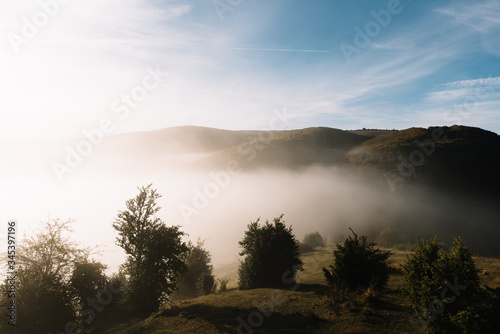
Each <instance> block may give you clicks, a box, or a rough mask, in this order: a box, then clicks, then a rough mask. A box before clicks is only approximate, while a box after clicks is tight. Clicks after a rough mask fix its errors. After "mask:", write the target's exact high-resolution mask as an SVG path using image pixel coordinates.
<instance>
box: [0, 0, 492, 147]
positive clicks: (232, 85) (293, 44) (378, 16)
mask: <svg viewBox="0 0 500 334" xmlns="http://www.w3.org/2000/svg"><path fill="white" fill-rule="evenodd" d="M499 12H500V2H499V1H488V0H485V1H470V0H467V1H453V2H452V1H435V0H433V1H427V0H413V1H410V0H403V1H401V2H399V1H396V0H389V1H387V0H381V1H379V0H375V1H374V0H363V1H351V2H347V1H332V0H308V1H305V0H273V1H268V0H203V1H200V0H194V1H183V0H162V1H160V0H126V1H123V0H107V1H101V0H86V1H75V0H41V1H31V0H23V1H18V0H3V1H2V2H1V3H0V73H1V75H0V91H1V92H2V99H1V104H2V107H1V108H0V110H1V111H0V113H1V116H2V120H3V121H2V122H0V138H20V139H41V140H52V139H62V138H77V137H81V136H82V135H83V134H82V133H83V131H86V130H90V129H95V128H99V126H100V124H101V121H102V120H103V119H107V120H110V121H111V122H112V123H113V127H112V129H110V130H109V131H108V132H107V133H106V135H114V134H119V133H128V132H136V131H148V130H154V129H160V128H166V127H171V126H179V125H198V126H207V127H215V128H222V129H234V130H237V129H268V128H270V127H271V125H270V120H271V119H272V117H273V116H274V113H273V112H274V110H276V109H280V110H283V109H286V110H287V112H288V113H289V114H290V115H291V121H290V122H288V123H287V124H286V127H284V128H287V129H295V128H304V127H311V126H328V127H333V128H339V129H360V128H382V129H404V128H409V127H413V126H420V127H428V126H435V125H453V124H464V125H469V126H477V127H481V128H484V129H487V130H491V131H494V132H497V133H500V116H499V109H500V108H499V107H500V67H499V64H500V61H499V60H500V59H499V57H500V44H499V42H500V18H499V16H498V13H499Z"/></svg>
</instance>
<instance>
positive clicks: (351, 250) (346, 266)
mask: <svg viewBox="0 0 500 334" xmlns="http://www.w3.org/2000/svg"><path fill="white" fill-rule="evenodd" d="M351 232H352V234H353V236H354V237H351V236H349V237H348V238H347V239H346V240H345V241H344V245H338V247H337V249H336V250H335V251H334V252H333V255H334V261H335V262H334V264H333V265H331V266H330V269H331V271H329V270H328V269H326V268H323V273H324V275H325V278H326V280H327V282H328V284H329V285H330V286H331V287H333V288H336V289H348V290H350V291H354V290H357V289H360V288H362V289H367V288H369V287H370V288H373V289H375V290H380V289H383V288H385V287H386V286H387V281H388V279H389V272H390V268H389V264H388V262H387V260H388V258H389V256H390V255H391V253H390V252H389V251H382V250H380V249H376V248H375V243H373V242H369V241H368V238H367V237H366V236H365V235H363V236H361V237H358V235H357V234H356V233H354V231H353V230H351Z"/></svg>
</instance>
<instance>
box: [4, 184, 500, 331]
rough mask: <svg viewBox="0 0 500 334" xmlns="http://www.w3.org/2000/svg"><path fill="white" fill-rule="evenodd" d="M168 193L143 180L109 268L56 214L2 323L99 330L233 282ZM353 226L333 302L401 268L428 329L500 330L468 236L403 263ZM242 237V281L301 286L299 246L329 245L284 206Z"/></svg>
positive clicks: (342, 244)
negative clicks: (297, 229) (189, 237)
mask: <svg viewBox="0 0 500 334" xmlns="http://www.w3.org/2000/svg"><path fill="white" fill-rule="evenodd" d="M160 196H161V195H160V194H159V193H158V192H157V191H156V190H155V189H152V187H151V185H148V186H146V187H141V188H139V194H138V195H137V196H136V197H135V198H133V199H130V200H128V201H127V202H126V209H125V210H123V211H120V212H119V213H118V215H117V218H116V219H115V221H114V222H113V227H114V229H115V230H116V231H117V234H118V237H117V239H116V243H117V244H118V245H119V246H121V247H122V248H123V249H124V251H125V253H126V254H127V257H126V260H125V262H124V263H123V264H122V265H121V267H120V270H119V272H118V273H116V274H113V275H111V276H108V275H106V266H105V265H104V264H102V263H100V262H99V261H96V260H95V259H93V256H94V255H96V249H92V248H81V247H79V246H78V245H77V244H76V243H75V242H73V241H72V240H71V238H70V237H69V236H68V235H67V234H68V232H71V223H72V222H71V221H66V222H63V221H61V220H59V219H55V220H51V221H48V222H47V223H46V224H45V225H44V226H43V227H42V229H41V230H40V231H39V232H37V233H35V234H34V235H32V236H29V237H27V238H26V239H25V240H23V243H22V245H20V247H19V251H18V253H17V255H16V256H17V257H16V259H17V264H16V266H17V268H18V271H17V275H16V281H15V287H16V293H15V300H16V312H17V315H16V316H17V319H19V320H18V321H17V323H16V324H15V326H10V325H8V324H7V321H2V322H0V332H1V333H9V330H12V332H13V333H22V334H23V333H27V334H28V333H29V334H32V333H44V334H45V333H57V334H60V333H99V332H103V331H104V330H105V329H107V328H110V327H112V326H113V325H116V324H118V323H121V322H123V321H124V320H125V319H129V318H131V317H145V316H148V315H149V314H151V313H152V312H155V311H157V310H158V308H159V307H160V306H161V305H162V304H163V303H165V302H167V301H169V300H171V299H172V298H188V297H196V296H199V295H206V294H210V293H214V292H216V291H224V290H226V288H227V283H228V281H227V280H218V281H216V279H215V277H214V275H213V267H212V265H211V255H210V253H209V252H208V251H207V250H205V249H204V248H203V241H202V240H198V242H197V243H196V244H193V243H191V242H187V243H186V242H185V241H184V239H185V237H186V234H185V233H184V232H182V231H181V230H180V227H179V226H167V225H166V224H165V223H164V222H163V221H162V220H161V219H160V218H158V217H156V213H157V212H158V211H159V210H160V207H159V206H158V205H157V203H156V201H157V200H158V198H160ZM351 232H352V236H348V237H347V238H344V237H343V236H342V239H343V240H339V242H338V244H337V247H336V248H335V250H334V252H333V263H332V265H331V266H330V267H329V268H323V273H324V277H325V283H326V285H328V286H329V288H330V292H329V296H330V297H331V306H332V307H333V308H336V307H341V305H342V303H352V302H353V301H354V302H356V301H357V300H360V299H361V300H370V299H373V298H377V297H376V296H377V295H376V293H377V292H380V291H384V290H386V289H387V283H388V280H389V277H390V275H391V274H392V273H394V272H395V271H398V270H399V271H400V273H401V274H402V276H403V280H404V288H403V290H402V293H403V295H404V296H405V297H406V298H407V300H408V301H409V304H410V305H411V307H412V308H413V309H414V311H415V312H414V314H413V315H412V316H411V317H410V319H411V321H412V323H413V324H414V325H416V326H419V327H420V328H419V330H420V331H423V330H425V331H427V332H428V333H498V332H499V331H500V323H499V320H498V319H497V313H498V310H499V309H500V289H491V288H489V287H486V286H481V284H480V279H479V274H478V269H477V268H476V266H475V263H474V260H473V258H472V254H471V252H470V251H469V250H468V249H467V248H466V247H465V245H464V243H463V240H462V239H460V238H459V239H456V240H455V243H454V246H453V247H452V248H451V250H447V249H445V248H444V247H443V245H442V243H440V242H439V241H438V240H437V239H436V238H435V239H431V240H427V241H419V242H418V243H417V244H416V248H415V250H414V251H413V252H412V253H411V254H410V255H409V256H408V257H407V259H406V261H405V263H404V264H403V265H402V268H401V269H397V268H393V267H391V266H390V265H389V262H388V259H389V257H390V255H391V252H390V251H387V250H381V249H380V248H378V247H377V245H376V244H375V243H374V242H371V241H369V238H368V237H367V236H366V235H362V236H358V235H357V234H356V233H354V231H352V230H351ZM393 232H394V231H393ZM387 233H388V234H389V235H390V234H391V233H389V232H387ZM379 236H380V235H379ZM337 238H338V239H340V236H337ZM388 239H391V238H388ZM239 246H240V247H241V249H242V250H241V252H240V255H241V256H244V259H243V260H242V261H241V262H240V266H239V270H238V288H239V289H242V290H244V289H255V288H280V289H291V290H297V289H298V288H299V286H300V284H299V283H297V281H296V274H297V273H298V272H299V271H301V270H303V262H302V260H301V259H300V253H301V252H306V251H312V250H314V249H315V248H317V247H325V241H324V239H323V238H322V237H321V235H320V234H319V233H318V232H315V233H310V234H307V235H306V236H305V237H304V239H303V241H302V242H299V241H298V240H297V239H296V237H295V235H294V234H293V230H292V227H291V226H287V225H286V224H285V222H284V220H283V215H281V216H279V217H277V218H274V220H273V221H272V222H269V221H266V222H264V223H263V224H261V223H260V221H259V220H257V221H255V222H251V223H250V224H249V225H248V226H247V230H246V231H245V234H244V236H243V238H242V240H241V241H240V242H239ZM11 285H12V281H10V282H9V281H5V282H4V283H3V284H2V285H1V286H0V289H1V291H2V293H1V294H0V306H1V308H2V309H3V310H5V313H6V315H7V311H8V309H9V306H10V300H9V298H8V297H7V296H8V293H9V289H10V286H11ZM6 318H7V317H5V318H4V319H6Z"/></svg>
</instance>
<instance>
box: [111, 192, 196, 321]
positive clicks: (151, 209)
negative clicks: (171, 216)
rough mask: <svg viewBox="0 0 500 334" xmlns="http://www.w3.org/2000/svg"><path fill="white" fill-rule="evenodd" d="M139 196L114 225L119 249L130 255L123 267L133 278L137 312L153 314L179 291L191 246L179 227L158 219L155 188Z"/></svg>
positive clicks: (130, 289) (130, 286) (130, 295)
mask: <svg viewBox="0 0 500 334" xmlns="http://www.w3.org/2000/svg"><path fill="white" fill-rule="evenodd" d="M138 189H139V195H137V196H136V197H135V198H133V199H130V200H128V201H127V202H126V207H127V209H126V210H125V211H120V212H119V213H118V217H117V218H116V220H115V222H114V223H113V227H114V228H115V230H117V231H118V234H119V236H118V237H117V245H118V246H120V247H122V248H123V249H124V250H125V253H126V254H127V255H128V256H127V260H126V262H125V264H124V266H123V268H124V270H125V273H126V274H127V275H128V277H129V282H128V298H129V301H130V303H131V305H132V307H133V308H134V309H135V310H136V311H141V312H151V311H154V310H156V309H157V308H158V306H159V305H160V303H161V299H162V298H166V297H167V296H168V295H169V294H170V293H172V292H173V291H174V290H175V289H176V282H177V280H178V279H179V278H180V276H181V275H182V274H183V273H184V271H185V270H186V265H185V263H184V262H185V259H186V255H187V252H188V247H187V245H186V244H185V243H184V242H182V240H181V237H182V236H183V235H184V233H183V232H181V231H179V226H171V227H167V226H166V225H165V223H164V222H163V221H162V220H161V219H160V218H157V217H155V214H156V213H157V212H158V211H159V210H160V207H159V206H158V205H157V204H156V200H157V199H158V198H160V197H161V195H160V194H158V192H157V191H156V190H155V189H151V184H150V185H148V186H147V187H141V188H138Z"/></svg>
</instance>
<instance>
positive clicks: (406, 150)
mask: <svg viewBox="0 0 500 334" xmlns="http://www.w3.org/2000/svg"><path fill="white" fill-rule="evenodd" d="M348 157H349V160H350V161H351V162H352V164H353V165H354V166H356V167H367V166H370V167H375V168H377V169H379V170H381V171H384V172H390V173H393V174H394V175H396V177H399V178H403V179H404V181H409V182H414V183H425V184H429V185H433V186H439V187H443V188H449V189H452V190H461V191H474V192H477V193H482V194H485V195H499V194H500V192H499V189H500V176H499V173H498V170H499V168H500V136H498V135H497V134H496V133H493V132H490V131H486V130H482V129H479V128H473V127H466V126H457V125H455V126H452V127H429V128H427V129H423V128H410V129H406V130H401V131H397V132H391V133H388V134H384V135H380V136H377V137H375V138H372V139H370V140H368V141H366V142H364V143H363V144H362V145H361V146H360V147H358V148H356V149H354V150H352V151H351V152H349V154H348Z"/></svg>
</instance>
